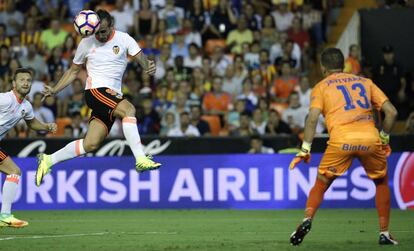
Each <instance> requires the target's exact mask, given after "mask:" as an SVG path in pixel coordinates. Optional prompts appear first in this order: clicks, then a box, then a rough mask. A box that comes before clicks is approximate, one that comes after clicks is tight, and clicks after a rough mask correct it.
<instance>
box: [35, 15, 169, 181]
mask: <svg viewBox="0 0 414 251" xmlns="http://www.w3.org/2000/svg"><path fill="white" fill-rule="evenodd" d="M96 13H97V14H98V16H99V19H100V28H99V30H98V31H97V32H96V33H95V34H94V35H92V36H89V37H86V38H83V39H82V40H81V42H80V43H79V46H78V48H77V50H76V53H75V57H74V59H73V64H72V65H71V67H70V68H69V69H68V70H67V71H66V72H65V74H64V75H63V76H62V78H61V79H60V80H59V82H58V83H57V84H56V86H55V87H50V86H45V90H44V95H45V96H52V95H55V94H56V93H58V92H59V91H61V90H62V89H64V88H65V87H66V86H67V85H69V84H70V83H72V82H73V80H75V78H76V76H77V75H78V73H79V71H80V69H81V68H82V65H83V64H84V63H85V62H86V70H87V73H88V78H87V80H86V87H85V100H86V104H87V105H88V107H89V108H90V109H91V110H92V115H91V118H90V120H89V128H88V132H87V133H86V136H85V138H84V139H79V140H75V141H72V142H70V143H69V144H67V145H66V146H65V147H63V148H62V149H60V150H58V151H57V152H55V153H53V154H51V155H47V154H39V155H38V163H39V166H38V169H37V172H36V185H37V186H40V184H41V183H42V180H43V177H44V176H45V175H46V174H47V173H49V172H50V170H51V167H52V166H53V165H55V164H56V163H59V162H61V161H65V160H68V159H72V158H75V157H77V156H80V155H83V154H85V153H87V152H92V151H95V150H97V149H98V147H99V146H100V145H101V143H102V141H103V140H104V139H105V137H106V136H107V135H108V132H109V131H110V129H111V127H112V125H113V123H114V120H115V118H119V119H121V120H122V129H123V133H124V135H125V138H126V140H127V142H128V144H129V146H130V147H131V150H132V153H133V154H134V156H135V159H136V165H135V167H136V170H137V171H138V172H143V171H147V170H153V169H158V168H159V167H160V166H161V164H160V163H156V162H154V161H153V160H152V159H151V157H148V156H146V155H145V153H144V151H143V148H142V145H141V139H140V136H139V132H138V127H137V119H136V118H135V108H134V106H133V105H132V104H131V103H130V102H129V101H128V100H126V99H124V98H123V97H122V92H121V84H122V75H123V74H124V71H125V68H126V66H127V57H128V55H129V56H132V57H133V59H134V60H136V61H138V63H139V64H140V65H141V66H142V68H143V69H144V70H145V72H146V73H148V74H150V75H153V74H154V73H155V70H156V69H155V62H154V61H150V60H148V59H147V58H146V57H145V55H144V54H143V53H142V51H141V48H140V47H139V45H138V44H137V42H136V41H135V40H134V39H133V38H132V37H131V36H129V35H128V34H127V33H124V32H121V31H117V30H115V29H114V19H113V17H112V16H111V15H110V14H109V13H108V12H107V11H104V10H98V11H97V12H96Z"/></svg>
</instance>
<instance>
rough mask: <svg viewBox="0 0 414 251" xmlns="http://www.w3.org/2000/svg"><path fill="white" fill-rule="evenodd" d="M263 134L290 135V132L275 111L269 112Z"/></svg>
mask: <svg viewBox="0 0 414 251" xmlns="http://www.w3.org/2000/svg"><path fill="white" fill-rule="evenodd" d="M265 133H266V134H269V135H277V134H291V133H292V130H290V127H289V125H288V124H287V123H285V122H284V121H283V120H282V119H281V118H280V115H279V113H278V112H277V111H275V110H270V112H269V119H268V120H267V124H266V130H265Z"/></svg>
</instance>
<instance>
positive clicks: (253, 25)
mask: <svg viewBox="0 0 414 251" xmlns="http://www.w3.org/2000/svg"><path fill="white" fill-rule="evenodd" d="M243 14H244V15H245V17H246V20H247V27H248V28H249V29H250V30H251V31H256V30H260V29H262V17H261V16H260V15H258V14H256V13H255V12H254V8H253V5H252V4H250V3H246V4H244V5H243Z"/></svg>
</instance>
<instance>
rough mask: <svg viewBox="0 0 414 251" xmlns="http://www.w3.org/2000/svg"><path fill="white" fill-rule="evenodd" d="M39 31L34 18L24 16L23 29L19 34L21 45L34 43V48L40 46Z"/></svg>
mask: <svg viewBox="0 0 414 251" xmlns="http://www.w3.org/2000/svg"><path fill="white" fill-rule="evenodd" d="M41 34H42V33H41V31H40V30H38V29H37V24H36V23H35V19H34V18H32V17H28V18H26V22H25V29H24V30H23V31H22V32H21V34H20V44H21V46H26V47H27V46H28V45H30V44H34V45H35V46H36V48H41V46H40V45H41V42H40V36H41Z"/></svg>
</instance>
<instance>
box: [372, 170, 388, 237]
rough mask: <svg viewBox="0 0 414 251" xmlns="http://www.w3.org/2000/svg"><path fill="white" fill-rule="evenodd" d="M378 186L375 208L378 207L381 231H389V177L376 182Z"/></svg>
mask: <svg viewBox="0 0 414 251" xmlns="http://www.w3.org/2000/svg"><path fill="white" fill-rule="evenodd" d="M374 183H375V186H376V188H377V189H376V193H375V206H376V207H377V212H378V219H379V226H380V231H381V232H385V231H388V224H389V222H390V207H391V203H390V188H389V186H388V175H387V176H385V177H384V178H382V179H376V180H374Z"/></svg>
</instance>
